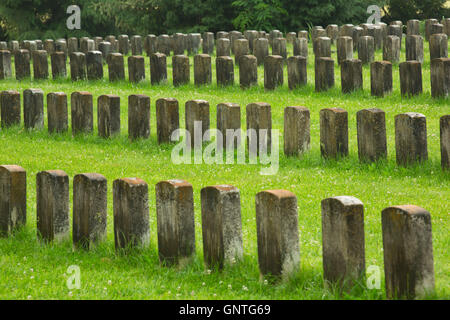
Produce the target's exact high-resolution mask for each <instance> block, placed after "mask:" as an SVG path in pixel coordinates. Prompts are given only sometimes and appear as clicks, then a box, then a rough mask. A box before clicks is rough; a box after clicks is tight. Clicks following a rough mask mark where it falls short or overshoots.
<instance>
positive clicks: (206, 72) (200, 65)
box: [194, 54, 212, 86]
mask: <svg viewBox="0 0 450 320" xmlns="http://www.w3.org/2000/svg"><path fill="white" fill-rule="evenodd" d="M211 82H212V71H211V56H210V55H208V54H197V55H195V56H194V84H195V85H197V86H199V85H204V84H211Z"/></svg>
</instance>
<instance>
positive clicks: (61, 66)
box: [50, 52, 67, 79]
mask: <svg viewBox="0 0 450 320" xmlns="http://www.w3.org/2000/svg"><path fill="white" fill-rule="evenodd" d="M50 60H51V65H52V78H53V79H57V78H65V77H67V69H66V54H65V53H64V52H54V53H52V54H51V56H50Z"/></svg>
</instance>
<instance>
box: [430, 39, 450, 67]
mask: <svg viewBox="0 0 450 320" xmlns="http://www.w3.org/2000/svg"><path fill="white" fill-rule="evenodd" d="M437 58H448V37H447V35H446V34H445V33H436V34H433V35H431V36H430V61H431V60H433V59H437Z"/></svg>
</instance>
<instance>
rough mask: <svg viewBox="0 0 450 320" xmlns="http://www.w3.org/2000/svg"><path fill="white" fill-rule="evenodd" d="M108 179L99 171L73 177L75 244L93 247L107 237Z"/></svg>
mask: <svg viewBox="0 0 450 320" xmlns="http://www.w3.org/2000/svg"><path fill="white" fill-rule="evenodd" d="M107 188H108V187H107V181H106V178H105V177H104V176H102V175H101V174H99V173H82V174H77V175H76V176H75V177H74V178H73V226H72V234H73V245H74V247H75V248H83V249H87V250H89V249H92V248H95V247H96V246H97V244H98V243H100V242H102V241H103V240H105V239H106V222H107V216H108V211H107V195H108V193H107Z"/></svg>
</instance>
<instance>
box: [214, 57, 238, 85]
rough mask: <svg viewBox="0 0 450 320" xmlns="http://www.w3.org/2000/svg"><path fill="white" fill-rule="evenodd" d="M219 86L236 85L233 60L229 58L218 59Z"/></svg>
mask: <svg viewBox="0 0 450 320" xmlns="http://www.w3.org/2000/svg"><path fill="white" fill-rule="evenodd" d="M216 78H217V86H229V85H231V86H232V85H233V84H234V65H233V59H232V58H231V57H229V56H220V57H217V58H216Z"/></svg>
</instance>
